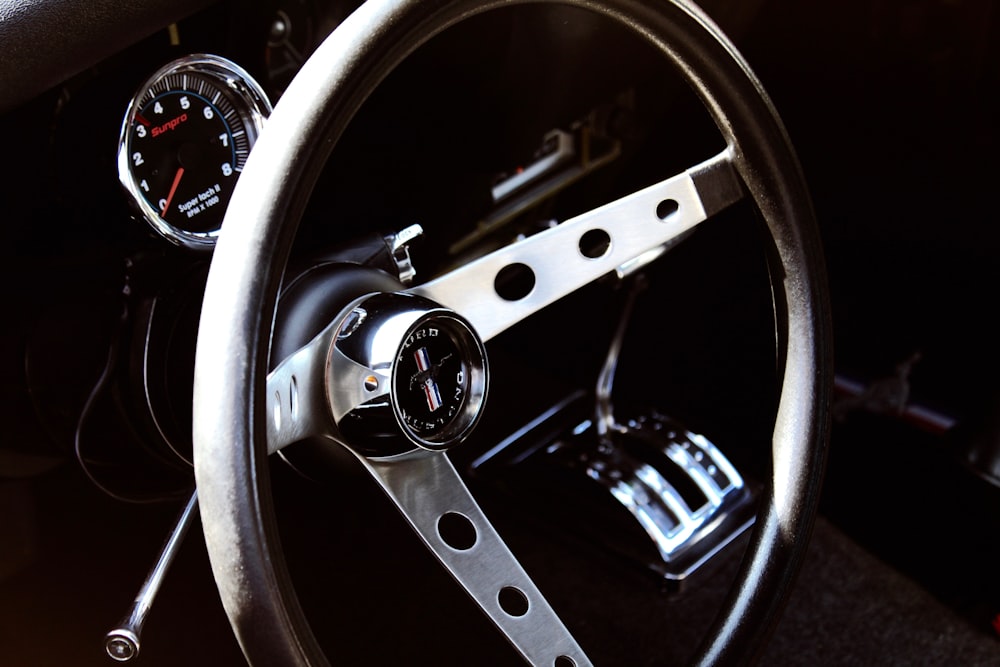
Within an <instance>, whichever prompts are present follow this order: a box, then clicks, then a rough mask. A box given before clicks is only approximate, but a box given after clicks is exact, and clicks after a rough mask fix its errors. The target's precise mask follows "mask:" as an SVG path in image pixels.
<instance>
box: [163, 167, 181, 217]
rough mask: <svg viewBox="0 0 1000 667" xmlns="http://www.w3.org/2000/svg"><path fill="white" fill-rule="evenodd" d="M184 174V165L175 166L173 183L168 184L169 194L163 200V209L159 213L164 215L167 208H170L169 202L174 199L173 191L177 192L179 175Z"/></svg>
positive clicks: (179, 180)
mask: <svg viewBox="0 0 1000 667" xmlns="http://www.w3.org/2000/svg"><path fill="white" fill-rule="evenodd" d="M183 175H184V167H177V173H176V174H174V183H173V185H171V186H170V194H168V195H167V199H166V201H164V202H163V210H161V211H160V215H166V214H167V209H168V208H170V202H172V201H173V199H174V193H175V192H177V186H178V185H179V184H180V182H181V176H183Z"/></svg>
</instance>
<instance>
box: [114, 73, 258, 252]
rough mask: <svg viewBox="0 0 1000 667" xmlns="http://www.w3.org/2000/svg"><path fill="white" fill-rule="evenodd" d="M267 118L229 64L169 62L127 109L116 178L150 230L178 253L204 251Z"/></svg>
mask: <svg viewBox="0 0 1000 667" xmlns="http://www.w3.org/2000/svg"><path fill="white" fill-rule="evenodd" d="M270 113H271V103H270V102H269V101H268V99H267V95H266V94H265V93H264V91H263V90H262V89H261V87H260V85H259V84H258V83H257V82H256V81H254V79H253V78H252V77H251V76H250V75H249V74H248V73H247V72H246V71H245V70H243V69H242V68H241V67H239V66H238V65H236V64H235V63H233V62H231V61H229V60H227V59H225V58H221V57H219V56H213V55H207V54H198V55H191V56H187V57H184V58H181V59H179V60H175V61H173V62H171V63H168V64H167V65H165V66H164V67H162V68H161V69H160V70H158V71H157V72H156V73H154V74H153V75H152V76H151V77H150V78H149V79H148V80H147V81H146V82H145V83H144V84H143V85H142V86H140V87H139V90H138V91H137V92H136V94H135V96H134V97H133V98H132V101H131V102H130V103H129V106H128V110H127V111H126V114H125V120H124V121H123V123H122V130H121V137H120V140H119V147H118V178H119V180H120V181H121V183H122V185H123V186H124V187H125V190H126V191H127V192H128V193H129V195H130V196H131V198H132V200H133V203H134V204H135V206H136V207H137V209H138V211H139V213H140V214H141V215H142V217H143V218H145V220H146V221H147V222H148V223H149V224H150V225H151V226H152V227H153V229H155V230H156V231H157V232H159V233H160V234H162V235H163V236H164V237H165V238H167V239H168V240H170V241H171V242H173V243H175V244H177V245H181V246H184V247H189V248H211V247H212V246H214V245H215V239H216V237H217V236H218V233H219V229H220V228H221V227H222V219H223V216H224V215H225V211H226V205H227V204H228V202H229V198H230V196H231V195H232V192H233V188H234V187H235V186H236V179H237V178H238V177H239V174H240V172H242V170H243V165H244V163H245V162H246V159H247V156H248V155H249V154H250V148H251V147H252V146H253V143H254V141H255V140H256V139H257V135H258V134H259V133H260V130H261V128H262V127H263V124H264V120H265V118H267V116H268V115H269V114H270Z"/></svg>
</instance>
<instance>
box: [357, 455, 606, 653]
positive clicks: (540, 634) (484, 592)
mask: <svg viewBox="0 0 1000 667" xmlns="http://www.w3.org/2000/svg"><path fill="white" fill-rule="evenodd" d="M359 458H360V459H361V462H362V463H363V464H364V466H365V467H366V468H367V469H368V470H369V471H370V472H371V473H372V475H373V476H374V477H375V479H377V480H378V482H379V484H380V485H381V486H382V488H383V489H384V490H385V492H386V493H387V494H388V495H389V497H390V498H391V499H392V501H393V502H394V503H395V504H396V506H397V507H398V508H399V510H400V511H401V512H402V513H403V515H404V516H405V517H406V520H407V521H408V522H409V523H410V525H411V526H412V527H413V529H414V530H415V531H416V532H417V534H418V535H419V536H420V539H421V540H423V542H424V544H425V545H426V546H427V548H428V549H430V551H431V552H432V553H433V554H434V555H435V556H436V557H437V559H438V560H439V561H440V562H441V564H442V565H443V566H444V567H445V569H446V570H448V572H449V573H450V574H451V576H452V577H454V578H455V580H456V581H457V582H458V583H459V584H460V585H461V586H462V588H464V589H465V591H466V592H467V593H468V594H469V595H470V596H471V597H472V599H473V600H474V601H475V602H476V604H477V605H479V607H480V608H481V609H482V610H483V612H485V614H486V615H487V616H488V617H489V618H490V620H491V621H493V623H494V624H496V626H497V628H498V629H499V630H500V631H501V632H502V633H503V634H504V636H506V637H507V639H508V640H509V641H510V643H511V644H512V645H513V646H514V648H515V649H516V650H517V651H518V653H520V654H521V656H522V657H523V658H524V659H525V660H527V661H528V662H529V663H530V664H532V665H560V664H567V665H576V666H577V667H583V666H584V665H590V664H591V662H590V660H589V659H588V658H587V657H586V655H585V654H584V652H583V650H582V649H581V648H580V646H579V644H578V643H577V642H576V640H575V639H574V638H573V636H572V635H571V634H570V632H569V630H567V628H566V626H565V625H564V624H563V622H562V621H561V620H560V619H559V617H558V616H557V615H556V612H555V611H554V610H553V609H552V607H551V606H550V605H549V603H548V602H547V601H546V600H545V598H544V597H543V596H542V593H541V592H540V591H539V590H538V587H537V586H536V585H535V584H534V582H533V581H532V580H531V578H530V577H529V576H528V574H527V572H525V570H524V568H523V567H522V566H521V564H520V563H518V561H517V559H516V558H515V557H514V555H513V554H512V553H511V551H510V549H508V548H507V545H506V544H505V543H504V541H503V540H502V539H501V537H500V535H499V534H498V533H497V531H496V529H494V528H493V525H492V524H491V523H490V521H489V520H488V519H487V518H486V515H485V514H484V513H483V511H482V510H481V509H480V507H479V505H478V504H477V503H476V501H475V499H474V498H473V497H472V494H471V493H470V492H469V490H468V488H467V487H466V486H465V483H464V482H463V481H462V478H461V477H460V476H459V474H458V472H457V471H456V470H455V468H454V466H453V465H452V464H451V461H450V460H449V459H448V457H447V456H446V455H445V454H444V453H441V452H430V451H425V450H417V451H414V452H411V453H408V454H404V455H401V456H397V457H392V458H387V459H372V458H367V457H363V456H360V457H359Z"/></svg>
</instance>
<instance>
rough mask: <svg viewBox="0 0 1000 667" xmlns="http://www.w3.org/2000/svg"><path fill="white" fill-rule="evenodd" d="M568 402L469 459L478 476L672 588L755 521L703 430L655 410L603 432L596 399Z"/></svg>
mask: <svg viewBox="0 0 1000 667" xmlns="http://www.w3.org/2000/svg"><path fill="white" fill-rule="evenodd" d="M569 402H570V403H572V405H561V406H556V407H554V408H553V409H552V410H550V411H549V412H547V413H546V414H545V415H542V416H540V417H539V418H538V419H537V420H535V422H533V423H532V424H529V425H528V426H527V427H525V428H524V429H522V430H521V431H519V432H518V433H516V434H513V435H512V436H511V437H510V438H508V439H507V440H506V441H504V442H503V443H501V444H500V445H498V446H497V447H495V448H493V449H492V450H491V451H490V452H488V453H487V454H485V455H483V456H482V457H480V458H479V459H477V460H476V461H474V462H473V464H472V469H473V472H474V473H475V474H476V476H477V477H478V478H480V479H481V480H483V481H484V482H486V483H489V484H490V485H492V486H495V487H498V488H499V489H500V490H502V491H507V492H509V493H511V494H512V495H516V497H517V498H518V499H520V500H521V501H527V502H529V503H531V505H532V508H533V510H537V514H539V515H541V516H543V517H547V518H548V519H549V520H551V521H552V522H553V524H554V525H558V526H567V527H569V528H571V529H572V530H574V531H575V532H577V533H579V534H582V535H583V536H584V537H585V538H587V539H588V540H589V541H593V542H596V543H597V544H599V545H600V546H602V547H605V548H607V549H608V550H610V551H612V552H615V553H617V554H619V555H622V556H625V557H626V558H628V559H629V560H630V561H632V562H634V563H636V564H638V565H640V566H641V567H642V568H644V569H647V570H649V571H651V572H653V573H654V574H655V575H657V577H658V578H659V579H660V581H661V582H662V583H663V584H664V586H665V588H666V589H667V590H668V591H672V592H679V591H680V590H681V587H682V585H683V584H686V583H687V582H688V581H689V580H690V579H691V576H692V575H693V574H694V573H695V572H697V571H700V570H702V569H703V566H704V565H706V563H708V562H709V561H710V560H711V559H712V558H713V557H714V556H715V555H717V554H719V553H721V552H722V551H723V550H724V549H725V548H726V546H727V545H729V544H731V543H732V542H733V541H734V540H736V539H737V538H738V537H739V536H740V535H742V534H743V533H744V532H745V531H746V530H747V528H749V527H750V526H751V525H752V524H753V521H754V514H755V513H754V509H755V508H754V505H755V503H754V493H753V492H752V491H751V489H750V487H749V486H748V485H747V483H746V482H745V481H744V480H743V478H742V476H741V475H740V474H739V472H738V471H737V470H736V468H735V467H734V466H733V465H732V464H731V463H730V461H729V460H728V459H727V457H726V456H725V455H724V454H723V452H722V451H721V450H720V449H719V448H718V447H716V446H715V445H714V444H713V443H712V442H710V441H709V440H708V439H707V438H705V437H704V436H702V435H699V434H697V433H692V432H690V431H688V430H686V429H684V428H683V427H682V426H681V425H680V424H678V423H677V422H676V421H675V420H673V419H671V418H669V417H667V416H665V415H663V414H661V413H659V412H656V411H647V412H645V413H643V414H641V415H637V416H636V417H634V418H631V419H627V420H625V421H624V422H623V423H621V424H618V425H616V428H615V429H614V430H613V431H612V432H610V433H608V434H606V435H604V436H599V435H598V433H597V429H596V428H595V425H594V422H593V419H592V418H590V417H589V416H588V415H587V410H586V408H587V407H588V406H589V405H592V403H590V401H588V400H587V399H586V398H584V397H580V398H578V399H576V400H572V399H570V401H569ZM706 569H707V568H706Z"/></svg>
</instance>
